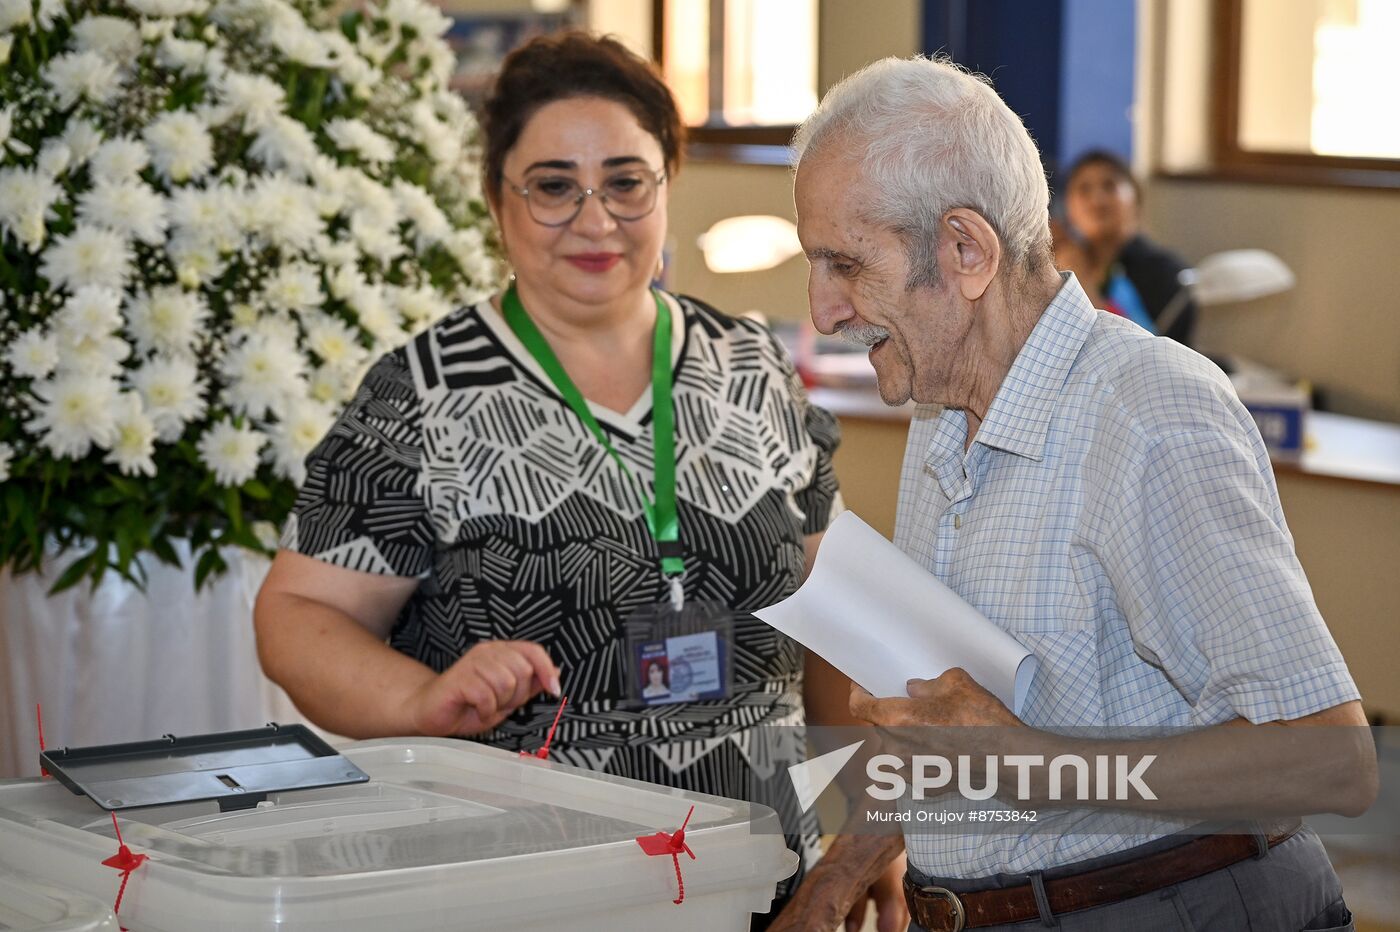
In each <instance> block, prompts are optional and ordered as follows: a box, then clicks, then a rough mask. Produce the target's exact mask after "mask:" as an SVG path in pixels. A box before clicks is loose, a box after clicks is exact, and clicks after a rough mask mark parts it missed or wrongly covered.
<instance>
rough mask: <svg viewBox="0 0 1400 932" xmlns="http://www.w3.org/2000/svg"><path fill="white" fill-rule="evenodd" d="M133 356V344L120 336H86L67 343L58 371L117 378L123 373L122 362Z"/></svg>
mask: <svg viewBox="0 0 1400 932" xmlns="http://www.w3.org/2000/svg"><path fill="white" fill-rule="evenodd" d="M129 358H131V344H130V343H128V342H126V340H124V339H122V338H121V337H119V336H114V335H101V336H96V335H94V336H85V337H82V338H81V339H79V340H77V341H76V342H75V343H73V344H72V345H71V346H68V345H65V346H64V347H63V350H62V353H61V354H60V355H59V360H58V373H59V375H63V374H64V373H68V372H84V373H87V374H88V375H92V376H99V377H102V378H110V379H115V378H117V377H119V376H120V375H121V374H122V363H123V362H125V361H126V360H127V359H129Z"/></svg>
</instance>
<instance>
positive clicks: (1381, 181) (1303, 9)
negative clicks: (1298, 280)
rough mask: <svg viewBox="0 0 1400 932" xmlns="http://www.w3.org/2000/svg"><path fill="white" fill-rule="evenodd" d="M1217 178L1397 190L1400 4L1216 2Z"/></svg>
mask: <svg viewBox="0 0 1400 932" xmlns="http://www.w3.org/2000/svg"><path fill="white" fill-rule="evenodd" d="M1217 2H1218V4H1219V10H1218V16H1219V21H1218V30H1217V36H1218V38H1217V41H1218V42H1219V46H1218V48H1217V66H1218V74H1219V78H1220V81H1221V84H1220V88H1221V90H1222V93H1220V94H1219V96H1218V97H1217V112H1216V119H1215V150H1216V151H1215V155H1216V163H1217V167H1218V168H1219V169H1220V170H1221V171H1222V172H1225V173H1228V174H1237V175H1242V176H1250V177H1257V178H1261V179H1267V180H1274V181H1299V182H1305V183H1307V182H1313V183H1331V184H1360V185H1379V186H1384V187H1400V120H1396V119H1395V118H1394V117H1393V115H1392V114H1391V112H1390V110H1391V108H1392V107H1393V103H1392V101H1391V97H1392V96H1393V93H1394V89H1395V88H1396V87H1400V55H1397V54H1396V51H1395V50H1396V49H1397V48H1400V3H1397V2H1396V0H1289V2H1287V3H1279V2H1277V0H1217Z"/></svg>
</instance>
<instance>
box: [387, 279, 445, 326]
mask: <svg viewBox="0 0 1400 932" xmlns="http://www.w3.org/2000/svg"><path fill="white" fill-rule="evenodd" d="M394 299H395V303H396V304H397V305H398V307H399V313H400V314H402V315H403V316H404V319H406V320H408V321H409V322H410V323H411V324H412V325H414V326H417V325H420V324H424V323H427V322H429V321H434V320H437V319H438V318H439V317H443V316H445V315H446V314H448V313H449V312H450V311H451V310H452V305H451V304H449V303H447V301H445V300H444V299H443V297H442V295H441V294H439V293H438V291H437V289H436V288H434V287H433V286H431V285H423V286H422V287H419V288H400V289H398V291H397V292H396V293H395V295H394Z"/></svg>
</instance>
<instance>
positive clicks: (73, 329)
mask: <svg viewBox="0 0 1400 932" xmlns="http://www.w3.org/2000/svg"><path fill="white" fill-rule="evenodd" d="M120 308H121V296H120V295H119V294H117V292H115V291H113V290H111V289H110V288H98V287H95V286H92V285H89V286H87V287H84V288H79V289H78V291H77V293H76V294H74V295H73V296H72V297H71V298H69V299H68V300H67V301H65V302H64V304H63V307H61V308H59V310H58V313H57V314H55V315H54V318H53V328H54V336H55V337H56V338H57V339H58V345H59V349H60V354H59V364H58V371H59V373H60V374H62V373H65V372H85V373H87V374H89V375H94V376H106V377H110V378H115V377H116V376H118V375H120V374H121V369H122V362H123V361H125V360H126V359H127V358H128V357H129V356H130V355H131V345H130V344H129V343H127V342H126V340H124V339H122V338H121V337H120V336H118V335H117V334H116V332H115V331H117V330H118V329H119V328H120V327H121V324H122V318H121V311H120Z"/></svg>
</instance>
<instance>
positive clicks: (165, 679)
mask: <svg viewBox="0 0 1400 932" xmlns="http://www.w3.org/2000/svg"><path fill="white" fill-rule="evenodd" d="M177 550H178V551H179V553H180V556H181V559H182V561H183V562H184V567H185V568H184V569H175V568H174V567H170V566H167V565H165V564H163V563H161V562H159V561H158V560H156V559H155V558H153V557H149V556H147V557H145V558H144V564H143V565H144V566H145V567H146V571H147V573H148V574H149V580H150V581H149V583H148V584H147V586H146V589H145V591H144V592H143V591H141V590H139V589H137V588H136V587H135V586H133V585H132V584H131V583H128V582H126V581H125V580H123V579H121V578H120V577H118V576H117V575H116V574H115V573H111V572H109V573H108V574H107V575H106V576H104V577H103V580H102V584H101V585H100V586H98V587H97V589H96V590H95V591H94V590H93V589H92V588H91V586H90V585H89V584H88V583H87V582H86V581H84V582H83V583H80V584H79V585H77V586H75V587H73V588H71V589H67V590H65V591H64V592H61V593H59V594H58V595H55V596H50V595H48V590H49V587H50V586H52V585H53V581H54V580H55V579H57V578H58V577H59V575H60V574H61V573H62V572H63V569H64V567H65V566H67V564H68V562H69V561H70V560H71V559H73V556H74V555H73V554H69V555H65V557H63V558H59V559H51V560H49V561H48V562H47V563H46V565H45V566H44V569H43V571H42V572H41V573H27V574H23V575H19V576H14V575H12V574H11V573H10V572H9V571H8V570H4V571H0V676H3V677H4V681H3V688H0V778H3V777H20V776H36V775H37V774H38V773H39V736H38V729H37V722H36V717H35V705H36V703H42V704H43V712H44V738H45V740H46V742H47V744H48V746H49V747H51V748H54V747H64V746H67V747H86V746H89V745H94V744H109V743H113V742H119V741H140V740H145V739H150V738H159V737H160V736H162V735H165V734H173V735H177V736H184V735H192V734H202V733H206V732H216V731H231V730H235V729H241V728H257V727H260V726H262V725H264V724H266V723H267V722H272V721H275V722H279V723H284V724H285V723H291V722H300V721H303V719H302V718H301V716H300V715H299V714H298V713H297V711H296V709H295V707H294V706H293V705H292V703H291V701H290V700H289V699H288V698H287V696H286V694H285V693H283V692H282V690H281V689H279V688H278V687H277V686H275V685H274V684H273V683H272V682H271V681H269V680H268V679H267V678H266V677H264V676H263V674H262V670H261V668H260V667H259V666H258V658H257V652H256V648H255V645H254V638H253V599H254V598H255V597H256V595H257V592H258V587H259V586H260V585H262V580H263V577H264V576H265V575H266V573H267V568H268V561H267V560H265V559H263V558H261V557H257V556H254V555H252V554H248V553H247V552H245V551H241V550H236V549H235V548H229V549H226V550H224V551H223V554H224V556H225V558H226V559H227V560H228V562H229V571H228V572H227V573H225V574H224V575H223V576H221V577H219V578H218V579H217V580H215V581H213V582H212V583H208V582H206V584H205V587H204V589H203V591H201V592H199V593H196V592H195V590H194V571H193V565H194V564H193V562H192V561H191V560H190V556H189V550H188V548H187V547H185V548H183V549H182V548H181V547H180V546H179V545H177Z"/></svg>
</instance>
